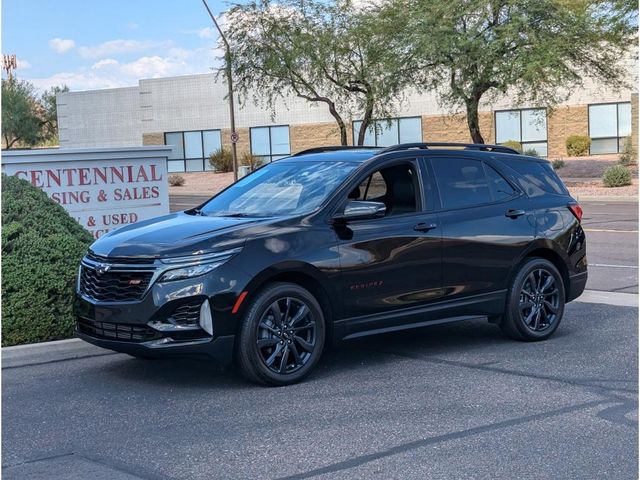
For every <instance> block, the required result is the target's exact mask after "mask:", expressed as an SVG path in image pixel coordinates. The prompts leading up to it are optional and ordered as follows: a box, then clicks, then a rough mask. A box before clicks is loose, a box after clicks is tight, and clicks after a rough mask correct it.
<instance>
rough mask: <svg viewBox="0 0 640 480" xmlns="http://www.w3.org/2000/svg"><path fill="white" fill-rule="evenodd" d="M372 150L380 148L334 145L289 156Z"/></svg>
mask: <svg viewBox="0 0 640 480" xmlns="http://www.w3.org/2000/svg"><path fill="white" fill-rule="evenodd" d="M372 148H380V147H374V146H367V145H355V146H354V145H335V146H329V147H315V148H308V149H306V150H302V151H301V152H297V153H294V154H293V155H291V156H292V157H297V156H300V155H307V154H309V153H322V152H336V151H338V150H363V149H367V150H370V149H372Z"/></svg>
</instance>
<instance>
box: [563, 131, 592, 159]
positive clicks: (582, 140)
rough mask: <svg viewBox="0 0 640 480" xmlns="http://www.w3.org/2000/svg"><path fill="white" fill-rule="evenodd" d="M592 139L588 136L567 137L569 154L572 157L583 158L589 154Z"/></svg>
mask: <svg viewBox="0 0 640 480" xmlns="http://www.w3.org/2000/svg"><path fill="white" fill-rule="evenodd" d="M590 146H591V139H590V138H589V137H587V136H586V135H569V136H568V137H567V154H568V155H569V156H570V157H581V156H583V155H587V154H588V153H589V147H590Z"/></svg>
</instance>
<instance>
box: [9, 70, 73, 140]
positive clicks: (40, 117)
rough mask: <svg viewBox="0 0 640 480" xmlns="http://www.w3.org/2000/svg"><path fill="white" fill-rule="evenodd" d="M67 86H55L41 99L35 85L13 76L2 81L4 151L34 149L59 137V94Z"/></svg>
mask: <svg viewBox="0 0 640 480" xmlns="http://www.w3.org/2000/svg"><path fill="white" fill-rule="evenodd" d="M68 91H69V88H68V87H67V86H65V85H63V86H61V87H52V88H51V89H49V90H46V91H45V92H44V93H43V94H42V97H39V96H38V95H37V93H36V91H35V88H34V87H33V85H32V84H31V83H29V82H27V81H24V80H17V79H16V78H15V77H13V76H11V77H9V78H8V79H3V80H2V138H3V140H4V144H5V148H7V149H10V148H13V147H15V146H17V145H26V146H34V145H39V144H42V143H44V142H47V141H50V140H52V139H55V138H56V137H57V135H58V119H57V108H56V95H57V94H58V93H62V92H68Z"/></svg>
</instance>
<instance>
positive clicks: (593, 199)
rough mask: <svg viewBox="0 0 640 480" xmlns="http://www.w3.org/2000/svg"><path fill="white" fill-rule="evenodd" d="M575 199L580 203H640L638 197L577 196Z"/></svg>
mask: <svg viewBox="0 0 640 480" xmlns="http://www.w3.org/2000/svg"><path fill="white" fill-rule="evenodd" d="M569 193H571V192H569ZM573 198H575V199H576V200H577V201H578V202H610V203H638V197H637V196H636V195H633V196H626V197H625V196H621V195H576V196H574V197H573Z"/></svg>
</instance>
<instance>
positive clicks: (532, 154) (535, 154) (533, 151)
mask: <svg viewBox="0 0 640 480" xmlns="http://www.w3.org/2000/svg"><path fill="white" fill-rule="evenodd" d="M524 154H525V155H528V156H530V157H539V156H540V154H539V153H538V151H537V150H536V149H535V148H529V149H527V150H525V151H524Z"/></svg>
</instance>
